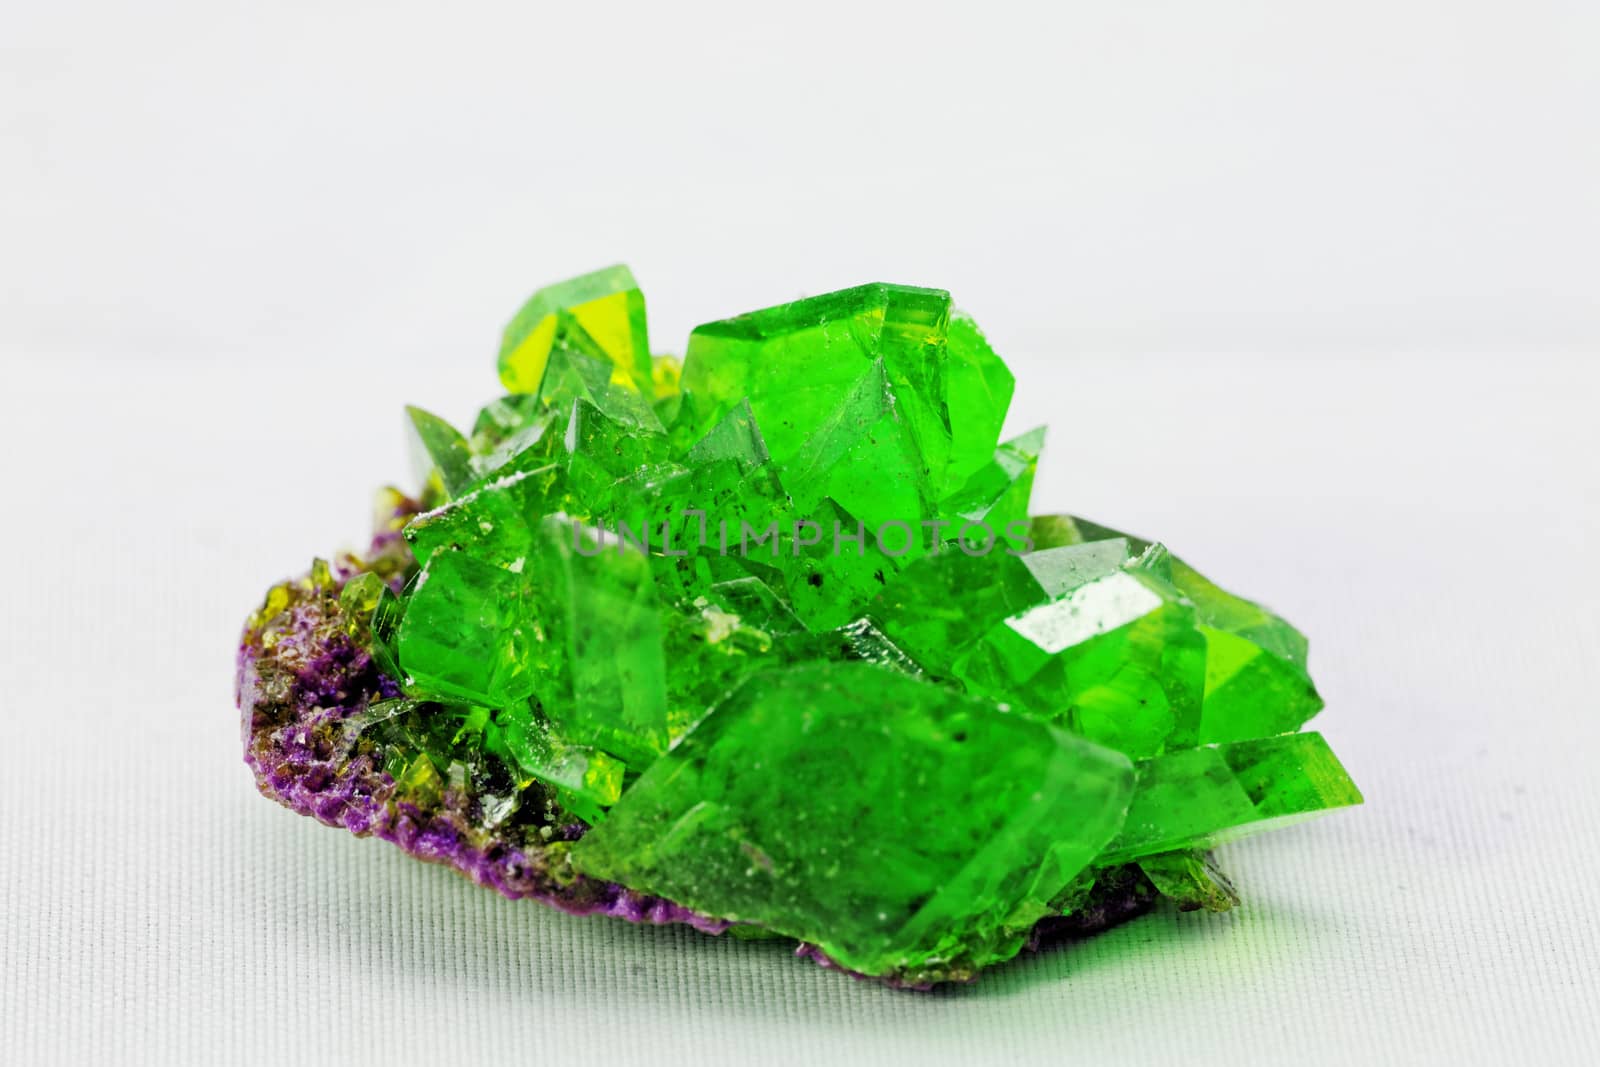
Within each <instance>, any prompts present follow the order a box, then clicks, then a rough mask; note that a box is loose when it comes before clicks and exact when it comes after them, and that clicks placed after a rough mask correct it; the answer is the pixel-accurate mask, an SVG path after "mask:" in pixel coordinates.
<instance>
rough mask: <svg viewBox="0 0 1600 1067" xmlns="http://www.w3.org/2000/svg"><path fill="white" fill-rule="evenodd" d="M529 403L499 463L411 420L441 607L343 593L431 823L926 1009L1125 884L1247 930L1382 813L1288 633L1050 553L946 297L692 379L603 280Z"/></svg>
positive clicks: (542, 371) (789, 333) (1195, 590)
mask: <svg viewBox="0 0 1600 1067" xmlns="http://www.w3.org/2000/svg"><path fill="white" fill-rule="evenodd" d="M500 371H501V379H502V384H503V385H504V387H505V388H506V389H507V390H508V393H507V395H504V396H500V397H498V398H496V399H494V400H492V401H491V402H490V403H489V404H487V405H486V406H485V407H484V408H483V409H482V410H481V411H480V412H479V413H478V415H477V417H476V419H475V420H474V422H473V424H472V428H471V433H470V434H467V435H464V434H461V433H459V432H457V431H456V430H455V429H454V428H452V427H451V426H449V424H447V423H445V422H444V421H443V420H441V419H438V418H436V417H435V416H432V415H429V414H428V413H426V412H423V411H421V410H420V409H415V408H413V409H409V411H410V416H411V425H412V428H413V436H414V438H415V440H416V443H417V445H418V447H419V451H420V466H421V468H422V473H423V474H424V476H425V478H426V479H427V482H428V485H429V486H430V487H431V488H429V489H428V491H427V492H426V493H425V499H426V500H427V501H428V502H429V503H430V504H434V505H437V506H434V507H432V508H431V509H430V510H427V511H425V512H422V513H421V514H417V515H416V516H415V517H413V518H411V519H410V521H409V522H407V523H405V526H404V538H405V541H406V543H407V544H408V545H409V547H410V549H411V551H412V553H413V554H414V556H415V559H416V562H417V564H418V566H419V567H420V568H421V569H420V572H419V573H416V574H415V575H414V576H413V577H412V578H411V580H410V582H409V583H408V584H407V585H406V588H405V591H404V592H403V593H401V594H400V595H398V596H397V595H396V594H395V593H394V592H393V588H395V587H398V585H399V581H400V580H401V579H402V578H403V577H404V575H402V574H399V573H397V572H396V571H395V570H393V569H391V570H386V571H385V572H384V574H383V576H382V577H381V578H380V577H379V576H378V575H377V574H366V575H361V576H359V577H357V578H355V579H352V580H351V581H349V582H347V583H346V584H345V585H344V588H343V590H342V592H341V593H340V594H339V609H340V612H341V613H342V620H343V626H344V629H345V632H346V633H348V634H349V635H350V637H351V638H352V639H353V640H355V641H357V642H358V643H361V644H362V645H364V646H365V647H368V648H370V650H371V654H372V657H373V662H374V664H375V665H376V667H377V669H378V670H380V671H382V672H383V673H385V674H387V675H389V676H391V677H392V678H393V679H394V680H395V681H396V682H398V683H399V684H400V686H401V687H402V689H403V690H404V691H405V693H406V697H405V698H404V699H402V700H398V701H389V702H385V703H384V704H382V705H374V706H373V708H372V709H371V710H372V715H371V716H370V718H363V719H361V720H360V721H359V722H356V721H355V720H352V726H351V729H352V730H356V731H368V732H369V733H370V736H373V737H378V738H380V739H381V740H382V741H383V743H384V744H385V745H386V746H387V747H388V751H389V755H388V756H387V757H386V762H385V767H386V768H387V769H388V770H389V772H390V774H391V775H392V776H393V777H394V779H395V781H396V782H397V783H398V784H397V788H398V789H400V790H401V791H402V795H403V796H404V797H407V798H410V799H412V800H413V802H415V803H417V804H419V805H427V804H436V803H438V802H439V798H441V797H443V796H445V795H446V794H447V793H449V795H452V796H453V795H456V794H457V793H458V792H459V791H460V790H463V789H467V790H471V789H478V790H481V791H483V795H482V797H481V798H480V801H479V809H478V810H481V811H482V812H483V813H484V814H483V818H484V819H485V821H486V822H488V821H491V820H492V821H493V823H494V825H497V826H498V825H502V824H504V821H505V820H507V819H510V818H511V817H512V816H511V813H517V814H516V816H515V819H513V820H512V822H513V823H515V824H517V825H521V823H518V822H517V820H524V821H527V820H532V821H531V822H528V823H527V824H528V825H530V826H543V827H544V828H545V830H547V831H548V832H550V833H554V832H555V829H557V828H560V829H562V832H563V833H565V832H566V830H565V828H566V827H570V826H571V824H573V823H574V822H576V823H581V824H587V825H588V826H589V827H590V829H589V830H588V832H587V834H586V835H585V836H583V837H582V839H581V840H579V841H578V842H577V843H576V844H575V845H573V846H572V849H571V860H572V863H573V864H574V865H575V869H576V870H577V871H579V872H582V873H584V874H588V875H590V876H592V877H594V878H598V879H602V880H607V881H616V882H620V883H621V884H622V885H624V886H626V887H627V888H629V889H632V890H635V891H638V892H641V893H647V894H658V895H661V896H664V897H666V898H668V899H669V900H672V901H674V902H675V903H678V904H682V905H685V906H687V907H690V908H693V909H695V910H697V911H699V912H701V913H702V914H705V915H708V916H712V917H715V918H721V919H727V920H730V921H736V922H738V923H740V924H743V925H741V926H740V927H739V929H741V930H744V931H746V932H747V933H750V934H752V935H754V934H774V933H775V934H786V935H789V936H792V937H797V938H801V939H804V940H806V941H809V942H811V943H813V944H815V945H817V946H819V947H820V948H821V949H822V950H823V951H824V952H826V953H827V954H828V955H829V956H831V957H832V958H833V959H834V960H836V961H838V962H839V963H841V964H843V965H845V966H847V967H851V968H853V969H856V970H860V971H863V972H865V973H869V974H880V975H893V976H895V977H896V978H898V979H901V980H906V981H921V980H929V981H933V980H939V979H942V978H950V977H959V976H964V975H970V974H971V973H973V972H974V971H975V970H976V969H977V968H980V967H982V966H985V965H987V964H989V963H993V962H997V961H999V960H1002V959H1005V958H1007V957H1008V956H1010V955H1012V954H1014V953H1015V952H1016V951H1018V949H1019V947H1020V946H1021V945H1022V944H1023V943H1024V941H1025V940H1026V938H1027V937H1028V935H1029V933H1030V930H1031V928H1032V926H1033V924H1034V923H1035V922H1036V921H1038V920H1040V919H1043V918H1047V917H1050V916H1053V915H1061V914H1070V913H1072V912H1074V911H1076V910H1080V909H1092V908H1094V907H1095V906H1096V904H1095V901H1097V900H1101V899H1103V898H1104V896H1105V894H1107V893H1115V892H1122V891H1124V890H1127V891H1130V892H1131V891H1132V890H1131V889H1130V888H1129V887H1131V886H1141V887H1143V889H1142V890H1141V891H1144V892H1148V890H1149V887H1150V886H1154V887H1155V890H1156V891H1158V892H1159V893H1161V894H1162V895H1163V896H1165V897H1166V898H1168V899H1170V900H1172V901H1174V902H1176V903H1177V905H1178V906H1179V907H1183V908H1204V909H1209V910H1222V909H1224V908H1226V907H1230V906H1232V904H1233V903H1234V902H1235V900H1236V896H1235V894H1234V892H1233V889H1232V887H1231V886H1230V885H1229V884H1228V882H1227V880H1226V878H1225V877H1224V876H1223V875H1222V874H1221V873H1220V871H1218V870H1217V869H1216V867H1215V865H1214V863H1213V861H1212V860H1211V859H1210V858H1209V855H1208V850H1209V849H1210V848H1211V847H1213V846H1214V845H1216V844H1218V843H1220V842H1224V841H1227V840H1229V839H1231V838H1232V837H1235V836H1238V835H1241V834H1245V833H1250V832H1253V831H1255V830H1259V829H1264V828H1267V827H1271V826H1276V825H1280V824H1283V823H1285V822H1289V821H1293V820H1295V819H1299V818H1305V817H1308V816H1310V815H1313V814H1317V813H1320V812H1323V811H1327V810H1331V809H1333V808H1337V807H1340V806H1343V805H1347V804H1353V803H1358V802H1359V800H1360V795H1359V793H1358V792H1357V791H1356V789H1355V787H1354V786H1353V785H1352V784H1351V782H1350V780H1349V778H1348V776H1347V775H1346V774H1345V773H1344V770H1343V768H1342V767H1340V766H1339V764H1338V761H1337V759H1335V758H1334V756H1333V755H1332V752H1331V751H1330V750H1329V749H1328V747H1327V745H1326V744H1325V743H1324V742H1323V741H1322V739H1321V737H1320V736H1319V735H1317V734H1305V733H1296V731H1297V730H1299V729H1300V727H1301V726H1302V725H1303V724H1304V723H1305V722H1306V721H1307V720H1309V719H1310V718H1311V717H1312V716H1313V715H1314V714H1315V713H1316V712H1317V711H1318V710H1320V708H1321V707H1322V701H1321V698H1320V697H1319V696H1318V695H1317V692H1316V689H1315V687H1314V686H1313V685H1312V683H1311V680H1310V678H1309V676H1308V674H1307V673H1306V652H1307V646H1306V641H1305V638H1304V637H1303V636H1302V635H1301V634H1300V633H1299V632H1298V631H1297V630H1295V629H1294V628H1293V627H1292V626H1290V625H1289V624H1288V623H1287V622H1285V621H1284V620H1283V619H1282V618H1280V617H1278V616H1277V615H1274V614H1273V613H1271V612H1270V611H1267V610H1266V609H1265V608H1262V607H1261V606H1259V605H1257V604H1255V603H1253V602H1251V601H1249V600H1245V599H1243V598H1241V597H1238V596H1235V595H1234V594H1232V593H1229V592H1226V591H1225V590H1223V589H1221V588H1219V587H1218V586H1216V585H1215V584H1213V583H1212V582H1210V581H1209V580H1208V579H1206V578H1205V577H1203V576H1202V575H1201V574H1200V573H1199V572H1197V571H1196V570H1195V569H1194V568H1193V567H1191V566H1189V564H1187V563H1186V562H1185V561H1184V560H1182V559H1179V558H1176V557H1174V556H1172V555H1171V554H1170V553H1169V552H1168V551H1167V549H1166V548H1165V547H1164V546H1162V545H1160V544H1157V543H1153V542H1149V541H1145V540H1142V539H1140V538H1137V537H1132V536H1130V535H1127V534H1124V533H1121V532H1119V531H1117V530H1114V529H1111V528H1109V527H1104V526H1100V525H1098V524H1095V523H1092V522H1089V521H1087V520H1084V519H1079V518H1076V517H1073V516H1069V515H1042V516H1032V517H1030V507H1029V504H1030V500H1029V498H1030V495H1031V493H1032V488H1033V483H1034V476H1035V472H1036V470H1037V466H1038V463H1039V460H1040V457H1041V454H1042V451H1043V447H1044V441H1045V434H1044V431H1043V430H1042V429H1039V430H1034V431H1030V432H1028V433H1024V434H1021V435H1018V436H1013V437H1010V438H1008V439H1007V440H1005V441H1001V430H1002V426H1003V423H1004V419H1005V413H1006V408H1007V405H1008V404H1009V401H1010V398H1011V394H1012V392H1013V389H1014V383H1013V380H1012V377H1011V374H1010V372H1009V371H1008V370H1007V369H1006V367H1005V364H1004V363H1003V362H1002V361H1001V360H1000V359H999V357H998V356H996V355H995V353H994V351H993V350H992V349H991V348H990V346H989V344H988V342H987V340H986V339H985V338H984V336H983V334H982V332H981V331H980V330H979V329H978V327H977V325H976V324H975V323H974V322H973V321H972V319H971V318H969V317H967V316H965V315H963V314H961V313H958V312H954V311H952V308H951V302H950V298H949V296H948V294H946V293H944V292H942V291H939V290H932V289H917V288H911V287H907V286H897V285H886V284H874V285H867V286H861V287H857V288H854V289H847V290H842V291H839V292H835V293H828V294H825V295H823V296H818V297H813V298H809V299H805V300H800V301H796V302H794V303H791V304H785V305H782V306H779V307H774V308H768V309H766V310H763V311H757V312H754V313H751V314H749V315H743V316H739V317H736V318H733V319H727V320H723V321H719V322H713V323H708V324H706V325H704V326H701V327H699V328H697V329H696V330H695V331H694V332H693V333H692V334H691V336H690V339H689V346H688V352H687V355H686V357H685V360H684V363H683V364H682V368H681V375H680V373H679V365H678V363H677V361H676V360H674V359H672V358H671V357H665V356H652V355H651V354H650V351H649V347H648V335H647V333H646V327H645V321H644V300H643V297H642V295H641V294H640V293H639V290H638V287H637V285H636V284H635V282H634V280H633V277H632V275H631V274H629V273H628V272H627V271H626V269H625V268H612V269H609V270H606V271H600V272H596V273H595V274H592V275H586V276H584V277H582V278H578V279H574V280H573V281H571V282H567V283H563V284H561V285H557V286H553V287H550V288H547V289H544V290H541V291H539V292H538V293H536V294H535V295H534V296H533V297H532V298H531V299H530V300H529V301H528V303H527V304H526V305H525V306H524V307H523V309H522V310H521V311H520V312H519V313H518V315H517V316H516V318H515V319H514V320H513V321H512V323H511V324H510V325H509V326H508V327H507V329H506V333H505V339H504V344H503V346H502V350H501V356H500ZM390 503H391V505H392V504H393V501H391V502H390ZM391 528H392V527H391ZM391 581H393V583H394V584H393V585H391ZM310 587H311V588H312V589H314V590H316V591H317V594H316V595H319V596H322V597H325V598H326V597H331V596H332V593H333V590H334V589H336V588H337V587H338V582H337V580H336V579H335V578H334V576H333V571H332V569H330V568H329V567H328V566H327V565H326V564H322V565H320V566H319V567H318V568H315V569H314V573H313V576H312V579H311V582H310ZM291 593H292V591H291V590H290V589H288V588H287V587H279V588H278V589H275V590H274V591H273V593H271V594H269V596H268V599H267V603H265V604H264V605H263V606H262V608H261V610H260V611H259V612H257V614H256V615H255V616H254V617H253V624H255V625H259V626H261V627H262V631H263V638H262V640H263V642H264V643H270V642H272V641H275V640H277V639H278V635H279V634H280V633H282V632H284V627H285V626H286V625H287V622H286V620H287V619H288V616H287V614H286V608H287V605H288V604H289V603H290V602H291V600H292V599H293V597H292V595H291ZM380 708H381V709H383V710H382V711H381V713H380V711H379V709H380ZM369 733H362V734H361V736H369ZM1130 761H1132V762H1130ZM540 820H543V821H542V822H541V821H540ZM565 847H566V846H565V845H563V846H562V848H563V849H564V848H565ZM1118 887H1122V888H1121V889H1118Z"/></svg>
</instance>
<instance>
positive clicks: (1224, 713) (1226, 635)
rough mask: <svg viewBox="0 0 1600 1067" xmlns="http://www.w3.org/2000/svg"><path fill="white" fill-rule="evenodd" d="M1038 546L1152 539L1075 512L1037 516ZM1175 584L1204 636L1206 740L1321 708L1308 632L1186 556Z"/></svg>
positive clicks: (1272, 725) (1303, 717)
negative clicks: (1309, 661) (1309, 665)
mask: <svg viewBox="0 0 1600 1067" xmlns="http://www.w3.org/2000/svg"><path fill="white" fill-rule="evenodd" d="M1032 535H1033V538H1034V542H1035V544H1036V546H1038V547H1040V548H1045V547H1050V546H1055V545H1075V544H1084V543H1093V542H1096V541H1104V540H1108V539H1121V540H1125V541H1128V542H1129V543H1131V544H1132V545H1134V546H1136V547H1137V548H1140V549H1143V548H1145V547H1147V546H1148V545H1149V542H1147V541H1144V540H1141V539H1140V538H1137V537H1132V536H1130V535H1128V534H1124V533H1121V532H1119V531H1117V530H1113V529H1111V528H1109V527H1106V526H1101V525H1099V524H1097V523H1092V522H1089V521H1088V520H1086V519H1079V518H1075V517H1074V516H1071V515H1046V516H1041V517H1038V518H1035V519H1034V520H1033V529H1032ZM1171 579H1172V584H1173V585H1174V586H1176V587H1177V588H1178V589H1179V590H1180V591H1182V593H1183V595H1184V596H1185V597H1187V598H1188V599H1189V601H1190V602H1191V603H1192V604H1193V605H1194V607H1195V619H1196V622H1197V624H1198V627H1199V630H1200V633H1201V635H1202V636H1203V637H1204V638H1205V642H1206V678H1205V692H1204V697H1203V709H1202V711H1201V721H1200V740H1201V741H1204V742H1214V741H1245V740H1249V739H1250V738H1253V737H1268V736H1271V735H1273V734H1281V733H1289V732H1292V731H1294V730H1298V729H1299V728H1300V727H1301V726H1303V725H1305V723H1306V722H1307V721H1308V720H1309V719H1310V718H1311V717H1312V716H1313V715H1315V714H1316V713H1317V712H1319V711H1321V710H1322V697H1321V695H1319V694H1318V693H1317V688H1316V686H1315V685H1313V684H1312V681H1311V676H1310V675H1309V674H1307V673H1306V639H1305V637H1304V636H1303V635H1302V634H1301V633H1300V632H1299V631H1298V630H1296V629H1295V628H1294V627H1293V626H1290V625H1289V624H1288V623H1287V622H1285V621H1284V620H1283V619H1281V618H1279V617H1278V616H1276V615H1274V614H1273V613H1272V612H1270V611H1268V610H1266V609H1265V608H1263V607H1261V606H1260V605H1259V604H1255V603H1252V602H1251V601H1249V600H1246V599H1244V598H1243V597H1240V596H1235V595H1234V594H1232V593H1229V592H1227V591H1226V590H1224V589H1222V588H1220V587H1218V586H1217V585H1216V584H1215V583H1213V582H1211V581H1210V580H1209V579H1207V578H1206V577H1205V576H1203V575H1202V574H1200V572H1198V571H1196V570H1195V569H1194V568H1193V567H1191V566H1189V565H1188V564H1187V563H1185V562H1184V561H1183V560H1181V559H1176V558H1174V559H1172V561H1171Z"/></svg>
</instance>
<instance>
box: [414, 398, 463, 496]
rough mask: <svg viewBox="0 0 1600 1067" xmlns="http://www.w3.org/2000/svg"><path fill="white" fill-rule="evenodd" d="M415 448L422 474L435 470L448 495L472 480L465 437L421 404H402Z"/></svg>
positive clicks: (454, 493) (461, 489)
mask: <svg viewBox="0 0 1600 1067" xmlns="http://www.w3.org/2000/svg"><path fill="white" fill-rule="evenodd" d="M406 414H407V415H408V416H410V418H411V429H412V432H413V434H414V437H413V440H414V441H415V442H416V445H417V449H418V452H419V458H418V464H417V465H418V466H419V467H420V468H421V470H422V472H423V474H424V475H426V474H427V472H428V471H429V470H430V469H431V470H433V471H435V472H436V473H437V475H438V477H439V480H440V482H441V483H443V485H444V491H445V492H446V493H448V494H449V495H451V496H455V495H457V494H458V493H461V492H463V491H464V490H465V489H466V488H467V486H469V485H471V484H472V479H473V472H472V452H471V449H470V448H469V447H468V445H467V439H466V438H465V437H462V436H461V433H460V431H458V430H457V429H456V428H455V427H454V426H451V425H450V424H449V423H448V422H445V421H444V420H443V419H441V418H440V417H439V416H437V415H432V414H429V413H428V412H426V411H423V410H422V409H421V408H415V407H412V408H406Z"/></svg>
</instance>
